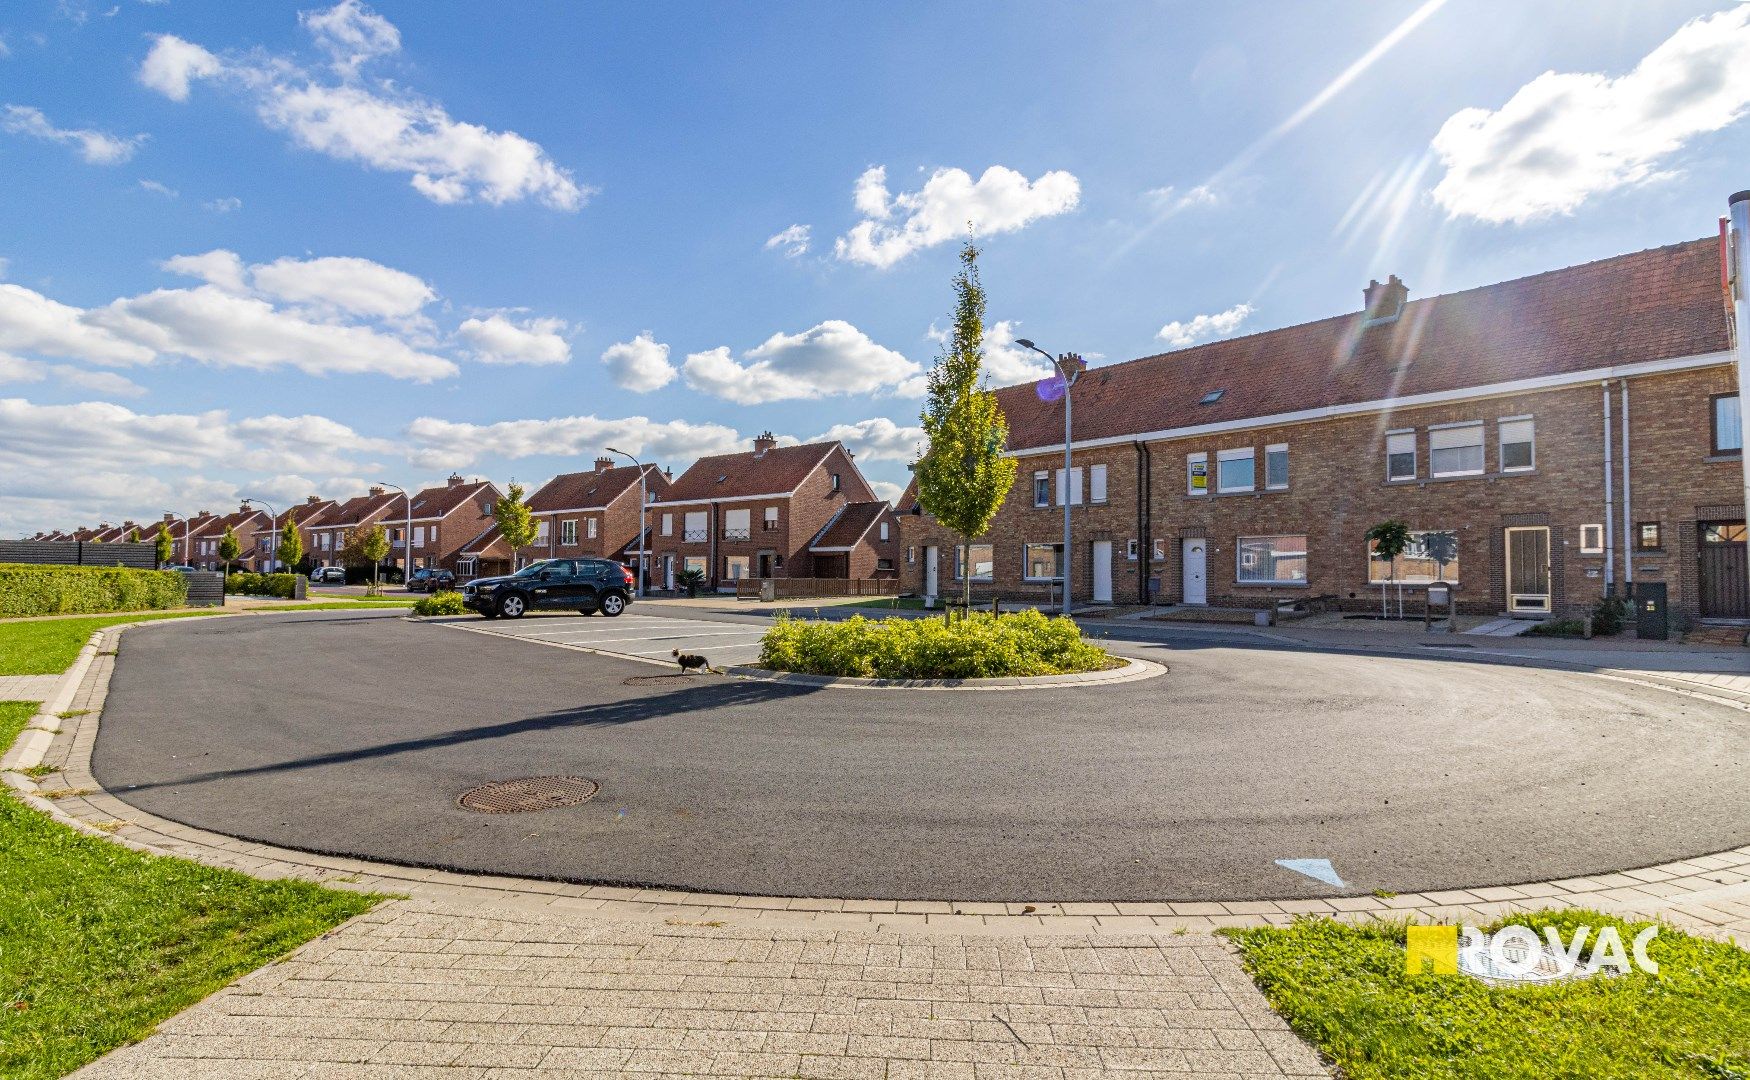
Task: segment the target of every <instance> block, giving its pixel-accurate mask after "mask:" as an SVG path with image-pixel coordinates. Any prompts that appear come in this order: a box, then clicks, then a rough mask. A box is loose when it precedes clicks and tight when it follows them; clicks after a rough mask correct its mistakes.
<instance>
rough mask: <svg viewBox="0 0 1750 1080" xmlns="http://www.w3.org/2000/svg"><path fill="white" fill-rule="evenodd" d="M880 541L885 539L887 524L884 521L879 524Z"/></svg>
mask: <svg viewBox="0 0 1750 1080" xmlns="http://www.w3.org/2000/svg"><path fill="white" fill-rule="evenodd" d="M881 539H883V540H885V539H887V522H885V521H883V522H882V523H881Z"/></svg>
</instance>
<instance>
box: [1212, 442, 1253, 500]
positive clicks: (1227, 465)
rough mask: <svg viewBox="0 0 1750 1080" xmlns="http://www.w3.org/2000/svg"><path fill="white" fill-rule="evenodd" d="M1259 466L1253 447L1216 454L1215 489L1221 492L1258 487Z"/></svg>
mask: <svg viewBox="0 0 1750 1080" xmlns="http://www.w3.org/2000/svg"><path fill="white" fill-rule="evenodd" d="M1257 481H1258V466H1257V462H1256V461H1255V460H1254V456H1253V452H1252V448H1251V447H1249V446H1247V447H1244V448H1242V449H1239V450H1223V451H1221V452H1220V453H1218V454H1216V455H1215V490H1216V491H1217V492H1218V493H1221V494H1227V493H1229V492H1242V491H1251V490H1252V489H1254V488H1255V487H1257Z"/></svg>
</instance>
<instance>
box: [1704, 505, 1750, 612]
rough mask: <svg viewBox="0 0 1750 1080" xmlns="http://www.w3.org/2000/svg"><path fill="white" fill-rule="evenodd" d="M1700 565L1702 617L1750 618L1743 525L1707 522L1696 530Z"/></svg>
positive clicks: (1728, 522) (1749, 585)
mask: <svg viewBox="0 0 1750 1080" xmlns="http://www.w3.org/2000/svg"><path fill="white" fill-rule="evenodd" d="M1696 540H1697V544H1696V547H1697V549H1698V556H1699V559H1700V562H1701V616H1702V618H1704V619H1709V618H1712V619H1742V618H1747V617H1750V579H1747V576H1746V574H1747V571H1746V558H1747V555H1746V545H1745V530H1744V523H1743V522H1742V521H1704V522H1702V523H1701V525H1700V526H1698V527H1697V529H1696Z"/></svg>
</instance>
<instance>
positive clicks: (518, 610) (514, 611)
mask: <svg viewBox="0 0 1750 1080" xmlns="http://www.w3.org/2000/svg"><path fill="white" fill-rule="evenodd" d="M527 610H528V604H527V603H525V602H524V600H523V598H522V597H520V596H518V595H517V594H516V593H511V594H510V595H509V596H507V597H505V598H504V599H503V600H500V601H499V602H498V613H499V614H500V615H503V616H504V617H505V618H507V619H520V618H522V617H523V612H525V611H527Z"/></svg>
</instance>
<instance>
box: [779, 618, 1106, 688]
mask: <svg viewBox="0 0 1750 1080" xmlns="http://www.w3.org/2000/svg"><path fill="white" fill-rule="evenodd" d="M1118 663H1119V661H1118V660H1117V659H1116V658H1114V657H1113V656H1112V655H1111V654H1110V653H1108V652H1106V650H1104V649H1102V648H1100V647H1099V646H1098V645H1093V644H1090V643H1089V642H1087V641H1086V640H1084V639H1083V638H1082V631H1081V628H1080V627H1078V626H1077V625H1076V624H1075V623H1074V622H1073V621H1071V620H1069V619H1065V618H1047V617H1046V616H1044V615H1042V614H1040V613H1039V612H1037V611H1023V612H1018V613H1016V614H1013V615H990V614H984V613H974V614H972V615H970V616H968V617H964V618H956V619H955V620H953V621H952V622H945V621H943V620H942V619H901V618H895V619H865V618H863V617H862V616H861V615H855V616H852V617H851V618H849V619H846V620H844V621H843V622H812V621H804V620H800V619H792V618H789V617H788V616H779V618H778V621H777V624H776V625H774V626H773V627H772V628H771V629H770V630H768V631H766V635H765V637H763V638H761V639H760V666H761V667H764V668H771V669H773V670H776V671H799V672H802V673H804V674H808V675H839V676H846V675H848V676H854V677H859V678H873V679H992V678H1001V677H1004V676H1014V675H1063V674H1067V673H1070V672H1076V671H1099V670H1102V669H1104V668H1109V667H1113V666H1116V665H1117V664H1118Z"/></svg>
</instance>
